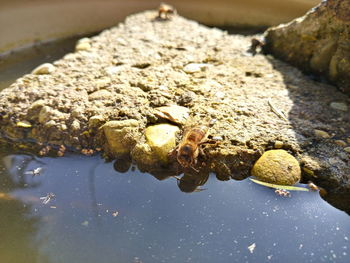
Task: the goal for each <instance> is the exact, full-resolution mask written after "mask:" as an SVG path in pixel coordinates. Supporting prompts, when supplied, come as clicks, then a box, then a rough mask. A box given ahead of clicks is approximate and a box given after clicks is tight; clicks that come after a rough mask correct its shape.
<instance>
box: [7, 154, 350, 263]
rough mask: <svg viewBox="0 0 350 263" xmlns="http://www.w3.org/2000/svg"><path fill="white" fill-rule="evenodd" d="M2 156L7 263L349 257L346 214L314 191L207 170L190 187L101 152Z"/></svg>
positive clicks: (338, 259)
mask: <svg viewBox="0 0 350 263" xmlns="http://www.w3.org/2000/svg"><path fill="white" fill-rule="evenodd" d="M1 156H2V157H1V167H0V192H1V193H3V194H2V195H1V198H0V211H1V218H0V236H1V243H0V259H1V260H0V262H3V263H7V262H9V263H10V262H16V263H21V262H27V263H31V262H54V263H64V262H75V263H80V262H84V263H89V262H298V261H299V262H349V253H350V251H349V238H350V218H349V216H348V215H347V214H346V213H344V212H342V211H339V210H337V209H336V208H334V207H332V206H331V205H329V204H328V203H327V202H325V201H323V200H322V199H321V198H320V197H319V195H318V193H316V192H293V193H292V197H290V198H283V197H280V196H277V195H276V194H275V193H274V192H273V190H271V189H268V188H265V187H262V186H259V185H256V184H254V183H252V182H251V181H249V180H244V181H234V180H230V181H219V180H217V179H216V178H215V176H210V178H209V180H208V182H207V183H206V184H205V185H204V186H203V187H202V188H203V189H205V190H203V191H200V192H194V193H191V194H188V193H183V192H181V191H180V189H179V187H178V184H177V180H176V179H175V178H168V179H166V180H162V181H159V180H157V179H156V178H155V177H153V176H152V175H150V174H146V173H141V172H139V171H138V170H137V169H133V168H132V169H130V170H129V171H128V172H126V173H119V172H117V171H115V170H114V166H113V163H106V162H105V161H104V160H103V159H101V158H100V157H99V156H93V157H87V156H80V155H74V154H68V155H66V156H65V157H62V158H52V157H44V158H37V157H34V156H32V155H29V154H20V153H17V154H11V153H2V155H1ZM38 167H42V168H43V169H42V171H41V173H40V175H37V176H33V175H30V174H25V173H26V172H28V171H31V170H33V169H35V168H38ZM47 193H53V194H55V197H54V198H53V199H52V200H51V201H50V202H48V203H47V204H43V200H42V199H40V197H44V196H46V195H47ZM253 244H255V249H254V250H252V252H250V250H249V249H248V247H249V246H251V248H252V247H254V245H253ZM252 245H253V246H252Z"/></svg>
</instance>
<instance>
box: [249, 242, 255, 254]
mask: <svg viewBox="0 0 350 263" xmlns="http://www.w3.org/2000/svg"><path fill="white" fill-rule="evenodd" d="M255 247H256V245H255V243H253V244H251V245H250V246H249V247H248V249H249V252H250V253H252V254H253V252H254V249H255Z"/></svg>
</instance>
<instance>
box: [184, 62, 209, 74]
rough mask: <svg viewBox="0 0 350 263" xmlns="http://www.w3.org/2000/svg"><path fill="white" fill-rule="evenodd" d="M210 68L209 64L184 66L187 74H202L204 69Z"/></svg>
mask: <svg viewBox="0 0 350 263" xmlns="http://www.w3.org/2000/svg"><path fill="white" fill-rule="evenodd" d="M206 67H208V64H203V63H190V64H187V65H186V66H184V68H183V71H185V72H186V73H195V72H200V71H202V70H203V69H205V68H206Z"/></svg>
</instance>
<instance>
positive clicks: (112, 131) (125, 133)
mask: <svg viewBox="0 0 350 263" xmlns="http://www.w3.org/2000/svg"><path fill="white" fill-rule="evenodd" d="M102 128H103V131H104V134H105V136H106V139H107V143H108V145H107V147H108V150H109V151H110V152H111V153H112V154H113V155H115V156H118V155H123V154H129V153H130V151H131V150H132V148H133V147H134V146H135V144H136V143H137V141H138V132H137V131H138V128H139V122H138V121H136V120H124V121H109V122H107V123H105V124H104V125H103V126H102Z"/></svg>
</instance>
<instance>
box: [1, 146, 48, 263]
mask: <svg viewBox="0 0 350 263" xmlns="http://www.w3.org/2000/svg"><path fill="white" fill-rule="evenodd" d="M23 157H24V158H23ZM0 159H1V162H0V211H1V217H0V239H1V240H0V262H2V263H7V262H8V263H10V262H16V263H22V262H23V263H24V262H26V263H34V262H39V261H40V262H43V263H44V262H49V261H48V260H47V259H46V258H45V257H43V256H41V255H40V254H39V253H38V248H37V246H38V242H37V241H36V240H35V236H36V233H37V231H38V228H39V225H40V223H41V219H40V217H39V216H36V215H34V214H33V213H32V207H31V205H30V204H27V203H24V202H22V201H20V200H17V199H16V198H14V197H12V196H11V195H10V194H9V193H10V192H12V191H15V190H18V189H24V188H28V189H30V188H33V187H38V186H39V184H38V183H35V182H30V179H29V176H26V175H25V174H24V172H25V170H26V168H27V167H28V166H29V165H30V163H31V162H33V161H34V158H33V157H31V156H15V155H11V156H6V157H3V156H2V154H1V152H0ZM39 163H40V162H39ZM28 179H29V180H28Z"/></svg>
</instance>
